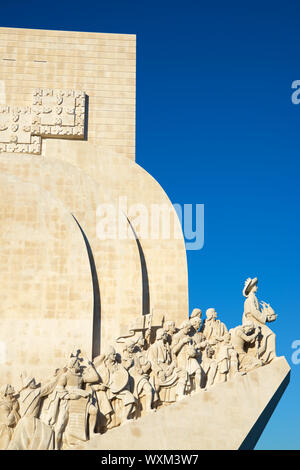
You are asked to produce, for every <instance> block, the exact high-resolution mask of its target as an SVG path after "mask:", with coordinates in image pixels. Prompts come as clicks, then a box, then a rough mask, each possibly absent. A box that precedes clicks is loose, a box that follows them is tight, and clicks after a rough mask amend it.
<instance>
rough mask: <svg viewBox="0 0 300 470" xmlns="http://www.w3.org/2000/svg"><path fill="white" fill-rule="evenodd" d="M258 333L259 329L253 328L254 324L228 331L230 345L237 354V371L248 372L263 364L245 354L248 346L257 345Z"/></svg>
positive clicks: (256, 358)
mask: <svg viewBox="0 0 300 470" xmlns="http://www.w3.org/2000/svg"><path fill="white" fill-rule="evenodd" d="M259 332H260V330H259V328H258V327H255V325H254V323H246V324H244V325H239V326H236V327H235V328H232V329H231V330H230V331H229V333H230V335H231V342H232V345H233V347H234V349H235V351H236V352H237V353H238V360H239V370H243V371H245V372H248V371H249V370H251V369H254V368H255V367H258V366H260V365H262V364H263V363H262V361H261V360H260V359H259V358H258V357H254V356H253V355H249V354H247V351H248V348H249V346H253V345H254V346H255V344H257V337H258V335H259Z"/></svg>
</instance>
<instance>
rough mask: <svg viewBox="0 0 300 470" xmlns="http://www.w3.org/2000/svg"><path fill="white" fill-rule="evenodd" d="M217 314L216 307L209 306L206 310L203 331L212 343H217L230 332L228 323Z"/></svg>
mask: <svg viewBox="0 0 300 470" xmlns="http://www.w3.org/2000/svg"><path fill="white" fill-rule="evenodd" d="M217 315H218V314H217V312H216V310H215V309H214V308H208V309H207V310H206V319H205V320H204V322H203V325H202V328H201V332H202V333H203V334H204V336H205V338H206V339H207V341H208V342H209V343H210V344H211V345H215V344H217V342H219V341H221V340H222V338H223V336H224V335H225V334H226V333H228V330H227V327H226V325H225V324H224V323H222V322H221V321H220V320H219V319H217Z"/></svg>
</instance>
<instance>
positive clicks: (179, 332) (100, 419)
mask: <svg viewBox="0 0 300 470" xmlns="http://www.w3.org/2000/svg"><path fill="white" fill-rule="evenodd" d="M256 290H257V278H254V279H250V278H249V279H247V281H246V282H245V287H244V291H243V294H244V296H245V297H246V301H245V308H244V315H243V320H242V324H241V325H239V326H237V327H236V328H233V329H231V330H229V331H228V330H227V327H226V326H225V324H224V323H222V322H221V321H220V320H219V319H218V318H217V312H216V311H215V309H214V308H209V309H208V310H207V311H206V318H205V319H204V320H203V322H202V313H201V310H200V309H194V310H193V312H192V314H191V316H190V318H189V320H186V321H184V322H183V323H182V324H181V325H178V326H177V325H175V323H174V322H173V321H163V323H162V325H160V326H152V325H151V316H150V315H149V316H148V318H143V321H144V323H143V325H142V326H141V327H139V326H136V328H135V327H133V328H131V329H130V330H129V331H128V334H125V335H123V336H121V337H119V338H117V339H116V342H115V344H116V346H115V347H113V346H111V347H110V348H109V349H108V350H107V351H106V352H105V353H104V354H101V355H100V356H98V357H96V358H94V359H93V361H92V362H91V361H87V360H85V359H84V358H83V357H82V356H81V353H80V351H79V350H78V351H76V352H73V353H72V354H71V355H70V357H69V359H68V362H67V364H66V366H65V367H64V368H62V369H58V370H56V371H55V373H54V375H53V376H52V377H50V378H49V379H48V380H47V381H46V382H45V383H43V384H37V383H36V381H35V378H34V377H32V376H27V374H25V373H23V374H22V375H21V378H22V388H21V389H20V390H19V391H15V390H14V388H13V387H12V386H11V385H9V384H6V385H4V386H2V388H1V391H0V393H1V396H0V447H1V448H2V449H20V450H21V449H68V448H74V447H76V445H78V444H79V443H80V442H82V441H86V440H88V439H91V438H92V437H93V436H94V435H95V434H98V435H99V433H100V434H101V433H104V432H106V431H108V430H109V429H111V428H113V427H115V426H118V425H122V424H124V423H126V422H127V421H128V420H131V419H136V418H138V417H140V416H141V415H143V414H145V413H152V412H154V411H156V410H157V409H158V408H159V407H161V406H164V405H167V404H170V403H173V402H176V401H178V400H181V399H182V398H184V397H185V396H187V395H190V394H192V393H197V392H201V391H202V392H203V393H205V391H206V390H207V389H208V388H209V387H212V386H214V385H215V384H217V383H221V382H226V381H228V380H231V379H234V377H236V376H237V375H241V374H246V373H247V372H249V371H250V370H252V369H254V368H256V367H259V366H261V365H264V364H268V363H269V362H270V361H272V360H273V359H274V357H276V352H275V335H274V333H273V332H272V331H271V330H270V329H269V328H268V327H267V326H266V323H268V322H272V321H274V320H275V319H276V315H275V313H274V311H273V309H272V308H271V307H270V305H268V304H266V303H264V302H262V304H261V306H260V305H259V302H258V300H257V298H256V295H255V293H256ZM146 320H147V321H148V324H147V325H146V326H145V323H146ZM117 345H118V346H119V349H121V351H120V352H117V351H116V347H117Z"/></svg>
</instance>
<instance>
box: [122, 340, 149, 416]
mask: <svg viewBox="0 0 300 470" xmlns="http://www.w3.org/2000/svg"><path fill="white" fill-rule="evenodd" d="M145 345H146V341H145V339H144V338H143V337H142V336H140V337H138V339H137V341H131V342H129V343H127V344H126V346H125V348H124V350H123V354H122V364H124V367H125V368H126V369H127V370H128V372H129V375H130V378H131V387H130V390H131V392H132V393H133V395H134V396H135V398H136V400H137V401H138V400H139V399H140V398H141V397H142V396H145V411H146V412H148V413H149V412H150V411H151V410H152V403H153V400H154V394H155V391H154V389H153V387H152V385H151V383H150V381H149V379H150V371H151V363H150V361H149V360H148V359H147V357H146V353H145V351H144V348H145Z"/></svg>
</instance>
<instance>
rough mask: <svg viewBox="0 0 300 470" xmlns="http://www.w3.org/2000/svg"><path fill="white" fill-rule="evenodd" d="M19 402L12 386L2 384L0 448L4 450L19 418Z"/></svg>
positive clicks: (0, 397) (0, 395) (0, 396)
mask: <svg viewBox="0 0 300 470" xmlns="http://www.w3.org/2000/svg"><path fill="white" fill-rule="evenodd" d="M18 409H19V404H18V400H17V399H16V394H15V390H14V388H13V387H12V386H11V385H9V384H6V385H3V386H2V387H1V389H0V449H1V450H5V449H7V448H8V445H9V443H10V441H11V438H12V435H13V432H14V429H15V427H16V425H17V423H18V421H19V419H20V415H19V413H18Z"/></svg>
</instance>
